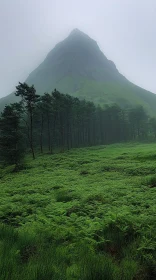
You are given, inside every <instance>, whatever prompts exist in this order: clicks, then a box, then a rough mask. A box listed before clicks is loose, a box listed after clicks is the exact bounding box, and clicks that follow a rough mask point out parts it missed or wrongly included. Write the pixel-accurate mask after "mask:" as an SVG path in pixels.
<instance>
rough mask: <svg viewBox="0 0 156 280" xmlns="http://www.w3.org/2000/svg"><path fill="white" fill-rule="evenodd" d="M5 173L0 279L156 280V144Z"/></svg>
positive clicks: (92, 152)
mask: <svg viewBox="0 0 156 280" xmlns="http://www.w3.org/2000/svg"><path fill="white" fill-rule="evenodd" d="M12 170H13V167H8V168H6V169H0V280H21V279H22V280H65V279H66V280H143V279H156V145H155V144H144V145H142V144H135V145H134V144H127V145H121V144H120V145H110V146H100V147H92V148H84V149H75V150H71V151H69V152H65V153H62V154H55V155H40V156H38V158H37V159H36V160H35V161H33V160H31V159H30V158H27V162H26V164H25V167H24V168H23V169H22V170H21V171H20V172H19V173H15V172H13V171H12Z"/></svg>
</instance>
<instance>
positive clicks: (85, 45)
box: [0, 29, 156, 115]
mask: <svg viewBox="0 0 156 280" xmlns="http://www.w3.org/2000/svg"><path fill="white" fill-rule="evenodd" d="M127 67H128V66H127ZM26 83H28V84H29V85H32V84H34V85H35V88H36V90H37V93H38V94H43V93H44V92H52V91H53V90H54V88H57V90H59V91H61V92H62V93H69V94H71V95H73V96H77V97H79V98H81V99H82V98H85V99H86V100H90V101H93V102H95V103H96V104H100V105H105V104H108V105H110V104H114V103H116V104H118V105H120V106H121V107H131V106H136V105H142V106H144V108H145V109H146V110H147V111H148V112H149V113H151V114H153V115H154V114H155V106H156V96H155V95H154V94H153V93H151V92H148V91H146V90H144V89H142V88H140V87H138V86H136V85H134V84H132V83H131V82H129V81H128V80H127V79H126V78H125V77H124V76H123V75H121V74H120V73H119V71H118V70H117V68H116V66H115V64H114V63H113V62H112V61H110V60H108V59H107V58H106V56H105V55H104V54H103V53H102V52H101V50H100V48H99V46H98V44H97V42H96V41H94V40H93V39H91V38H90V37H89V36H88V35H86V34H84V33H83V32H81V31H80V30H78V29H74V30H73V31H72V32H71V33H70V35H69V36H68V37H67V38H66V39H65V40H64V41H62V42H60V43H58V44H57V45H56V46H55V48H54V49H52V50H51V51H50V53H49V54H48V55H47V57H46V58H45V60H44V61H43V62H42V63H41V64H40V65H39V66H38V67H37V68H36V69H35V70H34V71H33V72H32V73H31V74H30V75H29V77H28V78H27V80H26ZM15 100H17V99H16V97H15V96H14V94H13V93H12V94H11V95H8V96H6V97H4V98H2V99H0V108H3V107H4V106H5V104H7V103H10V102H14V101H15Z"/></svg>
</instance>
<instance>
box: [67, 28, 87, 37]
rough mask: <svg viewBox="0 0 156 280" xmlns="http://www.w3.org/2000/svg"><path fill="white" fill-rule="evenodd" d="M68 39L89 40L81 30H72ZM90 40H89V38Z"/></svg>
mask: <svg viewBox="0 0 156 280" xmlns="http://www.w3.org/2000/svg"><path fill="white" fill-rule="evenodd" d="M69 37H76V38H78V37H83V38H84V37H85V38H90V37H89V36H88V35H87V34H85V33H84V32H82V31H81V30H79V29H78V28H75V29H73V30H72V31H71V32H70V34H69ZM90 39H91V38H90Z"/></svg>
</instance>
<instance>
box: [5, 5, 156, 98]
mask: <svg viewBox="0 0 156 280" xmlns="http://www.w3.org/2000/svg"><path fill="white" fill-rule="evenodd" d="M155 11H156V2H155V1H154V0H149V1H148V2H147V1H146V0H144V1H141V0H138V1H137V3H136V1H134V0H132V1H130V0H126V1H125V0H119V1H118V2H116V1H114V0H109V1H102V0H97V1H96V2H95V1H89V0H86V1H85V3H84V1H82V0H80V1H79V2H77V1H75V0H73V1H72V0H67V1H65V2H63V3H62V1H61V0H57V1H56V0H44V1H43V0H38V1H37V0H27V1H26V2H23V3H21V1H20V0H14V1H12V2H11V3H10V1H9V0H5V2H4V1H1V2H0V23H1V24H0V36H1V51H0V97H3V96H6V95H8V94H10V93H11V92H12V91H13V90H14V89H15V86H16V85H17V84H18V82H19V81H21V82H23V81H24V80H25V79H26V78H27V77H28V75H29V74H30V73H31V72H32V71H33V70H34V69H35V68H36V67H37V66H38V65H39V64H40V63H41V62H42V61H43V60H44V58H45V57H46V56H47V54H48V52H49V51H50V50H51V49H52V48H53V47H54V46H55V45H56V44H57V43H58V42H60V41H62V40H63V39H65V38H66V37H67V36H68V35H69V33H70V32H71V31H72V30H73V29H75V28H78V29H80V30H81V31H83V32H84V33H86V34H88V35H89V36H90V37H91V38H92V39H94V40H96V41H97V43H98V45H99V47H100V49H101V50H102V52H103V53H104V54H105V55H106V57H107V58H108V59H110V60H112V61H113V62H114V63H115V65H116V67H117V69H118V70H119V72H120V73H121V74H123V75H124V76H125V77H126V78H127V79H129V80H130V81H131V82H133V83H135V84H137V85H138V86H140V87H142V88H145V89H147V90H149V91H152V92H155V93H156V83H155V72H156V63H155V61H156V51H155V49H156V39H155V36H154V35H155V26H156V18H155Z"/></svg>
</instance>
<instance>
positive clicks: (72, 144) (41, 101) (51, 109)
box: [0, 83, 156, 164]
mask: <svg viewBox="0 0 156 280" xmlns="http://www.w3.org/2000/svg"><path fill="white" fill-rule="evenodd" d="M15 95H16V96H20V97H21V101H20V102H19V103H15V104H12V105H10V106H6V107H5V109H4V111H3V113H2V114H1V118H0V155H1V159H5V161H6V162H7V163H14V164H17V163H18V162H19V161H20V159H21V157H22V155H23V152H22V151H23V146H25V149H26V150H28V148H29V149H30V151H31V153H32V156H33V158H35V149H37V148H40V151H41V152H42V153H43V151H45V152H47V151H49V152H50V153H53V151H54V150H56V149H59V150H61V151H64V150H65V149H71V148H76V147H86V146H93V145H106V144H111V143H117V142H127V141H142V140H149V139H154V138H155V137H156V120H155V119H154V118H152V119H151V118H149V117H148V115H147V114H146V112H145V110H144V109H143V107H141V106H137V107H135V108H130V109H125V110H124V109H121V108H120V107H119V106H118V105H115V104H114V105H112V106H105V107H103V108H102V107H100V106H95V105H94V103H92V102H89V101H86V100H79V99H78V98H75V97H72V96H70V95H68V94H62V93H60V92H59V91H57V90H56V89H55V90H54V91H53V92H52V93H51V94H49V93H44V95H43V96H39V95H38V94H36V90H35V87H34V86H29V85H27V84H26V83H19V85H18V86H17V87H16V93H15ZM23 130H24V131H25V136H23ZM25 140H26V141H25ZM23 144H24V145H23ZM20 151H21V152H20Z"/></svg>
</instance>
